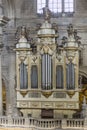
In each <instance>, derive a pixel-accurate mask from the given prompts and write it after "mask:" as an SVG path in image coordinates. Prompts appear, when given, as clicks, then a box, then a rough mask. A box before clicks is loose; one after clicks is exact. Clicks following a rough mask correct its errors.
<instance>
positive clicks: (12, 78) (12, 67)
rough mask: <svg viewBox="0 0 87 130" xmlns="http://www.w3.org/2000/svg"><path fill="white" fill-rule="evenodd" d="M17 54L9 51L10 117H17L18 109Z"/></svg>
mask: <svg viewBox="0 0 87 130" xmlns="http://www.w3.org/2000/svg"><path fill="white" fill-rule="evenodd" d="M15 59H16V58H15V52H14V51H13V50H9V100H10V101H9V102H10V104H9V105H10V107H11V111H10V109H9V110H8V115H14V116H16V115H17V108H16V89H15V86H16V83H15V76H16V69H15V67H16V61H15Z"/></svg>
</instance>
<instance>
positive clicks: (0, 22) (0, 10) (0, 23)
mask: <svg viewBox="0 0 87 130" xmlns="http://www.w3.org/2000/svg"><path fill="white" fill-rule="evenodd" d="M8 20H9V19H8V18H7V17H5V16H4V15H3V6H2V0H0V115H2V112H3V110H2V107H3V106H2V72H1V50H2V47H3V44H2V34H3V32H2V27H3V26H4V25H5V24H6V23H7V22H8Z"/></svg>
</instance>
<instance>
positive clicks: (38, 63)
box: [15, 7, 80, 118]
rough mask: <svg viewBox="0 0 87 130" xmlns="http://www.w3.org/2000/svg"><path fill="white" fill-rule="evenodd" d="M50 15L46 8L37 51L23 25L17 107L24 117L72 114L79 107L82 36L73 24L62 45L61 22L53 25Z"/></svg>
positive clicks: (18, 60) (20, 40) (17, 66)
mask: <svg viewBox="0 0 87 130" xmlns="http://www.w3.org/2000/svg"><path fill="white" fill-rule="evenodd" d="M49 14H50V13H49V9H48V8H47V7H46V9H45V12H44V17H45V18H44V19H45V20H44V23H43V24H42V25H41V26H39V27H38V31H37V42H36V43H35V46H36V51H35V52H33V47H32V45H31V42H29V41H28V40H27V36H26V28H25V27H24V26H23V27H22V28H21V33H20V37H19V39H18V43H17V44H16V49H15V50H16V77H17V78H16V80H17V86H16V92H17V108H18V109H19V111H20V112H21V113H22V114H23V116H32V117H42V118H43V117H44V115H45V118H50V117H53V118H57V117H64V116H68V117H72V116H73V114H74V113H75V112H76V111H77V110H79V86H78V73H79V48H80V41H79V39H80V38H79V37H78V36H77V31H76V30H75V29H73V26H72V24H70V25H69V26H68V29H67V32H68V35H67V37H65V36H64V37H63V38H62V41H61V45H59V44H58V43H57V38H58V25H57V24H51V22H50V16H49ZM45 112H47V113H48V114H44V113H45ZM50 113H51V114H50Z"/></svg>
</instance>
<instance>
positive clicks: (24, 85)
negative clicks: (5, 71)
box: [20, 63, 28, 89]
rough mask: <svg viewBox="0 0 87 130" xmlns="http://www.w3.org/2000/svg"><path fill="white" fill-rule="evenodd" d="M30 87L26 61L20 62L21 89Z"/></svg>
mask: <svg viewBox="0 0 87 130" xmlns="http://www.w3.org/2000/svg"><path fill="white" fill-rule="evenodd" d="M27 88H28V73H27V68H26V65H25V64H24V63H21V64H20V89H27Z"/></svg>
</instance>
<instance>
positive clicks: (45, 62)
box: [41, 54, 52, 90]
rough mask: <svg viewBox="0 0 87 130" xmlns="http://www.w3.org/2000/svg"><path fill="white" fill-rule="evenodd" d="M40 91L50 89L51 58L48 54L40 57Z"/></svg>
mask: <svg viewBox="0 0 87 130" xmlns="http://www.w3.org/2000/svg"><path fill="white" fill-rule="evenodd" d="M41 75H42V89H45V90H49V89H52V58H51V56H50V55H49V54H43V55H42V74H41Z"/></svg>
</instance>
